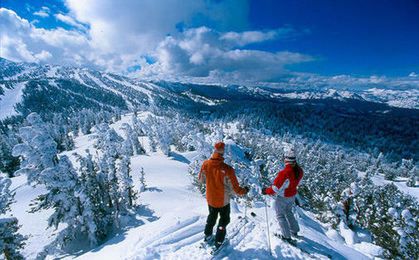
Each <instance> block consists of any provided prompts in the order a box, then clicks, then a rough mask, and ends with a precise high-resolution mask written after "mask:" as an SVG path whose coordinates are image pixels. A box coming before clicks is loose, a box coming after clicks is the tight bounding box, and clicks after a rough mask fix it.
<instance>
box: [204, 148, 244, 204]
mask: <svg viewBox="0 0 419 260" xmlns="http://www.w3.org/2000/svg"><path fill="white" fill-rule="evenodd" d="M198 178H199V181H200V182H202V183H204V182H205V183H206V187H207V202H208V205H210V206H211V207H214V208H221V207H224V206H226V205H227V204H228V203H230V197H231V195H232V191H234V192H235V193H237V194H238V195H244V194H246V190H245V189H244V188H242V187H240V185H239V182H238V181H237V177H236V175H235V174H234V169H233V168H232V167H231V166H229V165H227V164H226V163H224V158H223V156H222V155H220V154H219V153H217V152H215V153H213V154H212V156H211V158H210V159H209V160H206V161H205V162H204V163H203V164H202V167H201V171H200V172H199V176H198Z"/></svg>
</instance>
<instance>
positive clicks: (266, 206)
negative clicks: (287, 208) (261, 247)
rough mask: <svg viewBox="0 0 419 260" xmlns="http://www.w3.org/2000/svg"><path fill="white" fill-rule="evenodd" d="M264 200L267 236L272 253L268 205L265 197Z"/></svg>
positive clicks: (270, 252)
mask: <svg viewBox="0 0 419 260" xmlns="http://www.w3.org/2000/svg"><path fill="white" fill-rule="evenodd" d="M264 202H265V215H266V231H267V237H268V247H269V254H270V255H272V249H271V236H270V232H269V218H268V205H267V203H266V199H264Z"/></svg>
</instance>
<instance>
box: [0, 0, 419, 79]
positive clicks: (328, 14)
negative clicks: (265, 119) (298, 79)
mask: <svg viewBox="0 0 419 260" xmlns="http://www.w3.org/2000/svg"><path fill="white" fill-rule="evenodd" d="M1 5H2V6H1V7H2V12H1V13H0V26H3V27H2V32H3V33H2V35H1V37H2V52H1V56H2V57H5V58H9V59H12V60H16V61H32V62H40V63H53V64H63V65H77V66H88V67H94V68H98V69H102V70H109V71H115V72H119V73H122V74H124V73H127V74H130V75H133V76H138V75H140V76H143V75H147V76H149V75H156V74H159V75H183V76H190V77H206V78H208V77H218V78H224V79H226V78H235V79H240V78H246V77H248V78H249V80H255V81H281V80H283V79H284V78H285V79H288V78H290V77H294V76H296V75H297V76H301V75H303V76H304V75H318V76H320V77H323V76H324V77H332V76H335V75H346V76H350V77H371V76H373V77H374V78H375V79H376V78H377V77H378V78H379V77H406V76H407V75H409V74H410V75H411V76H412V75H413V76H416V75H417V73H419V15H418V14H419V1H417V0H402V1H389V0H369V1H365V0H364V1H361V0H351V1H336V0H328V1H326V0H324V1H310V0H298V1H295V0H277V1H274V0H272V1H267V0H259V1H257V0H254V1H244V0H217V1H215V0H213V1H211V0H185V1H175V0H167V1H160V0H156V1H136V0H122V1H111V0H102V1H95V0H85V1H77V0H62V1H61V0H54V1H37V0H27V1H15V0H2V2H1ZM16 32H17V33H16ZM13 46H15V47H13ZM16 46H20V47H19V48H16ZM412 72H413V73H412Z"/></svg>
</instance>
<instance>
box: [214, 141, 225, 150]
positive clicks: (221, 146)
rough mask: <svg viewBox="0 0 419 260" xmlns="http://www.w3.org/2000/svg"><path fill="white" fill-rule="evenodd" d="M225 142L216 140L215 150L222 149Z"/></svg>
mask: <svg viewBox="0 0 419 260" xmlns="http://www.w3.org/2000/svg"><path fill="white" fill-rule="evenodd" d="M224 146H225V144H224V143H223V142H218V143H216V144H215V145H214V148H215V150H224Z"/></svg>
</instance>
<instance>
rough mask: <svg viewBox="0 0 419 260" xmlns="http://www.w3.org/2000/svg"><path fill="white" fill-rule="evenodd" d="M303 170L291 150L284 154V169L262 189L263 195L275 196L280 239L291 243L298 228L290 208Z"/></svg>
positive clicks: (296, 234)
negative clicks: (272, 181) (271, 182)
mask: <svg viewBox="0 0 419 260" xmlns="http://www.w3.org/2000/svg"><path fill="white" fill-rule="evenodd" d="M303 175H304V173H303V170H302V169H301V167H300V166H298V164H297V161H296V158H295V153H294V150H293V149H289V150H288V151H286V152H285V168H284V169H283V170H282V171H280V172H279V173H278V176H277V177H276V178H275V180H274V183H273V185H272V186H271V187H268V188H264V189H262V194H263V195H272V196H276V198H275V211H276V217H277V219H278V224H279V226H280V228H281V231H282V239H284V240H286V241H291V236H293V237H298V232H299V231H300V227H299V226H298V222H297V220H296V219H295V217H294V214H293V212H292V208H293V206H294V203H295V195H297V186H298V184H299V183H300V181H301V179H302V178H303Z"/></svg>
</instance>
